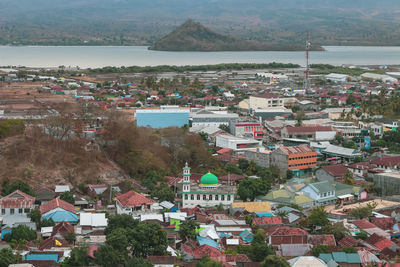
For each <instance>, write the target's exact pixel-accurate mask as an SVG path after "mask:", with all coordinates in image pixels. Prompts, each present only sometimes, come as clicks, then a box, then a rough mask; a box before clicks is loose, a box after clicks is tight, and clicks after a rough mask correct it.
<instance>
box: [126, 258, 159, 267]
mask: <svg viewBox="0 0 400 267" xmlns="http://www.w3.org/2000/svg"><path fill="white" fill-rule="evenodd" d="M124 266H125V267H139V266H140V267H142V266H143V267H153V264H152V263H151V262H150V261H149V260H145V259H143V258H136V257H133V258H131V259H129V260H128V261H127V262H126V264H124Z"/></svg>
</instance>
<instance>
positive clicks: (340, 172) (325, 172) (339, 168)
mask: <svg viewBox="0 0 400 267" xmlns="http://www.w3.org/2000/svg"><path fill="white" fill-rule="evenodd" d="M346 171H347V167H346V166H344V165H343V164H338V165H326V166H322V167H321V168H319V169H318V170H317V171H316V172H315V176H316V177H317V179H318V180H319V181H329V182H330V183H333V182H335V181H336V180H337V179H339V178H343V176H344V175H345V174H346Z"/></svg>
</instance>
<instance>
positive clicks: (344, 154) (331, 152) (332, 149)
mask: <svg viewBox="0 0 400 267" xmlns="http://www.w3.org/2000/svg"><path fill="white" fill-rule="evenodd" d="M321 153H322V154H323V155H325V159H326V160H327V161H328V162H332V163H334V164H336V163H341V162H351V161H353V160H354V159H355V158H358V157H361V156H362V155H361V153H359V152H358V151H357V150H356V149H352V148H345V147H341V146H335V145H329V146H327V148H326V149H325V150H323V151H322V152H321Z"/></svg>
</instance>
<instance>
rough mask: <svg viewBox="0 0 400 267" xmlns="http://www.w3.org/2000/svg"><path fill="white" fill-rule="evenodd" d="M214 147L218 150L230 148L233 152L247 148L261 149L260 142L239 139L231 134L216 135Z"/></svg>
mask: <svg viewBox="0 0 400 267" xmlns="http://www.w3.org/2000/svg"><path fill="white" fill-rule="evenodd" d="M215 145H216V146H217V147H220V148H230V149H232V150H234V151H238V150H244V149H248V148H259V147H261V141H258V140H254V139H248V138H241V137H237V136H233V135H231V134H218V135H217V136H216V141H215Z"/></svg>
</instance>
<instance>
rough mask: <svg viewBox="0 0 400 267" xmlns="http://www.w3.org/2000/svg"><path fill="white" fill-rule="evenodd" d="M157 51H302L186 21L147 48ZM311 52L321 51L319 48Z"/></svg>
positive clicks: (301, 47)
mask: <svg viewBox="0 0 400 267" xmlns="http://www.w3.org/2000/svg"><path fill="white" fill-rule="evenodd" d="M149 50H157V51H204V52H207V51H209V52H211V51H303V50H305V46H304V45H302V44H300V42H299V43H287V44H271V43H265V42H258V41H254V40H241V39H238V38H235V37H232V36H227V35H223V34H219V33H216V32H214V31H212V30H210V29H208V28H207V27H205V26H203V25H202V24H200V23H199V22H195V21H194V20H192V19H188V20H187V21H186V22H185V23H183V24H182V25H180V26H179V27H177V28H176V29H175V30H173V31H172V32H171V33H169V34H167V35H165V36H164V37H162V38H161V39H159V40H157V41H156V42H155V43H154V44H153V45H151V46H150V47H149ZM311 50H314V51H323V50H324V49H323V48H322V47H321V46H312V47H311Z"/></svg>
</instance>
